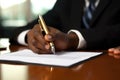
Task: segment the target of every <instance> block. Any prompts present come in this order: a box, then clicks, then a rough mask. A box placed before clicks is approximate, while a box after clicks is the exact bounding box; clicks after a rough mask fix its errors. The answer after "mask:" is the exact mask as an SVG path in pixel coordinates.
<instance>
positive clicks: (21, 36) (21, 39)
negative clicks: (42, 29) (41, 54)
mask: <svg viewBox="0 0 120 80" xmlns="http://www.w3.org/2000/svg"><path fill="white" fill-rule="evenodd" d="M28 31H29V30H26V31H23V32H21V33H20V34H19V35H18V38H17V41H18V43H19V44H21V45H27V43H26V42H25V36H26V35H27V32H28Z"/></svg>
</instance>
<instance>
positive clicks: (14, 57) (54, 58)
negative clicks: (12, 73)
mask: <svg viewBox="0 0 120 80" xmlns="http://www.w3.org/2000/svg"><path fill="white" fill-rule="evenodd" d="M100 54H102V52H57V53H56V54H55V55H54V54H36V53H34V52H32V51H31V50H29V49H25V50H20V51H17V52H12V53H6V54H2V55H0V60H1V61H19V62H26V63H34V64H42V65H51V66H64V67H69V66H72V65H73V64H76V63H78V62H81V61H84V60H87V59H90V58H91V57H95V56H98V55H100Z"/></svg>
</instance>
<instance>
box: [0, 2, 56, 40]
mask: <svg viewBox="0 0 120 80" xmlns="http://www.w3.org/2000/svg"><path fill="white" fill-rule="evenodd" d="M55 2H56V0H0V38H9V36H10V33H11V32H12V31H13V30H14V29H15V28H17V27H21V26H24V25H26V24H27V23H28V22H30V21H32V20H34V19H35V18H37V17H38V14H44V13H46V12H47V11H48V10H50V9H51V8H52V7H53V6H54V4H55Z"/></svg>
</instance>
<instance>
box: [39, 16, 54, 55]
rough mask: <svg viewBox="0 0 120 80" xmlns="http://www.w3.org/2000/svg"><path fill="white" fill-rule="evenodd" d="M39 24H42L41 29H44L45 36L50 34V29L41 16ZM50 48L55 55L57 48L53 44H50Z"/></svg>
mask: <svg viewBox="0 0 120 80" xmlns="http://www.w3.org/2000/svg"><path fill="white" fill-rule="evenodd" d="M38 22H39V24H40V29H42V30H43V31H44V32H45V34H49V31H48V28H47V26H46V24H45V21H44V19H43V18H42V16H40V15H39V20H38ZM50 48H51V51H52V53H53V54H55V46H54V43H53V42H50Z"/></svg>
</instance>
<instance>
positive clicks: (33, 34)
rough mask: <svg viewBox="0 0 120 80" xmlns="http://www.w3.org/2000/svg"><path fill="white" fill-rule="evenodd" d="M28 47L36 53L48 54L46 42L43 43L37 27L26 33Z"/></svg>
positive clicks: (43, 40) (42, 37)
mask: <svg viewBox="0 0 120 80" xmlns="http://www.w3.org/2000/svg"><path fill="white" fill-rule="evenodd" d="M27 36H29V37H28V39H29V40H28V46H29V48H30V49H32V50H33V51H34V52H36V53H50V50H49V45H48V42H47V41H45V39H44V36H43V35H42V31H41V29H40V27H39V25H38V24H37V25H35V26H34V28H33V29H32V30H30V31H29V32H28V35H27Z"/></svg>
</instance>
